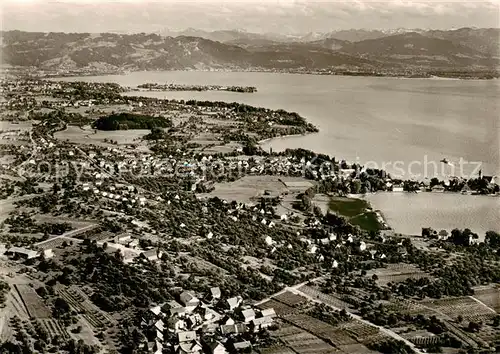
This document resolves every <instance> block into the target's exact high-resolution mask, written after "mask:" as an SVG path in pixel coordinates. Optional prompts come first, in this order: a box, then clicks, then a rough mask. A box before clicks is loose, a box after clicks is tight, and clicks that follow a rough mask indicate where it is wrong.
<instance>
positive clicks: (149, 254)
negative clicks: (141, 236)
mask: <svg viewBox="0 0 500 354" xmlns="http://www.w3.org/2000/svg"><path fill="white" fill-rule="evenodd" d="M141 255H142V256H143V257H144V258H146V259H147V260H149V261H151V262H156V261H157V260H159V259H160V258H161V256H163V251H160V250H158V249H152V250H148V251H144V252H142V253H141Z"/></svg>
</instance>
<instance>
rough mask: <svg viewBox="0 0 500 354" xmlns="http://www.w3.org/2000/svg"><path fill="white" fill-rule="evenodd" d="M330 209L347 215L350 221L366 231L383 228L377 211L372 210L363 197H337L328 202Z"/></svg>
mask: <svg viewBox="0 0 500 354" xmlns="http://www.w3.org/2000/svg"><path fill="white" fill-rule="evenodd" d="M328 207H329V208H330V210H332V211H334V212H335V213H337V214H339V215H342V216H345V217H347V218H348V219H349V221H350V222H351V223H352V224H354V225H358V226H359V227H360V228H362V229H363V230H366V231H377V230H381V229H382V228H383V226H382V224H381V223H380V222H379V218H378V215H377V213H376V212H374V211H370V209H371V207H370V204H369V203H368V202H367V201H366V200H363V199H356V198H344V197H335V198H331V199H330V202H329V203H328Z"/></svg>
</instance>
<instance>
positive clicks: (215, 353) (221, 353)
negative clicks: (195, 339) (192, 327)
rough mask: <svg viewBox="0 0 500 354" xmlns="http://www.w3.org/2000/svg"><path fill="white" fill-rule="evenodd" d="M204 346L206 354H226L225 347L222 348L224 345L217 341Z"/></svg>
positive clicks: (211, 341)
mask: <svg viewBox="0 0 500 354" xmlns="http://www.w3.org/2000/svg"><path fill="white" fill-rule="evenodd" d="M204 344H205V348H206V350H207V352H208V353H212V354H226V353H227V351H226V347H224V345H222V343H221V342H219V341H217V340H209V341H207V342H206V343H204Z"/></svg>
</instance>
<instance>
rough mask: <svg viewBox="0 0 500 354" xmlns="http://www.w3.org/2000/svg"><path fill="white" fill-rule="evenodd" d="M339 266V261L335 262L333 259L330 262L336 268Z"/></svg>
mask: <svg viewBox="0 0 500 354" xmlns="http://www.w3.org/2000/svg"><path fill="white" fill-rule="evenodd" d="M338 266H339V262H337V261H336V260H335V259H334V260H333V263H332V268H337V267H338Z"/></svg>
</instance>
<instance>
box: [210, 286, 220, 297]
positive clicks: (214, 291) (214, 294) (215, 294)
mask: <svg viewBox="0 0 500 354" xmlns="http://www.w3.org/2000/svg"><path fill="white" fill-rule="evenodd" d="M221 295H222V293H221V291H220V289H219V287H214V288H210V299H212V300H218V299H220V297H221Z"/></svg>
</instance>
